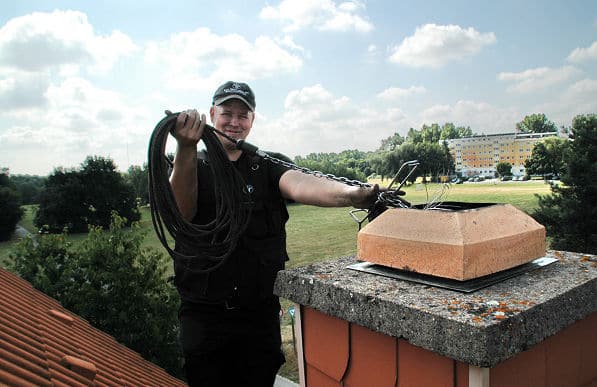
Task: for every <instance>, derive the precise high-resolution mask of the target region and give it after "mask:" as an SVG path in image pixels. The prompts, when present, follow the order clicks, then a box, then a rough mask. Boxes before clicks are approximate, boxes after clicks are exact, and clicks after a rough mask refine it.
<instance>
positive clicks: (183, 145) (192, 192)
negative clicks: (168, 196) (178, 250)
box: [170, 110, 205, 221]
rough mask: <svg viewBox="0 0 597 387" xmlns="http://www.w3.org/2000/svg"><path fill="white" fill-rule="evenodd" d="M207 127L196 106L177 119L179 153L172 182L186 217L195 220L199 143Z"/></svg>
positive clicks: (175, 196) (179, 205)
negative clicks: (195, 108)
mask: <svg viewBox="0 0 597 387" xmlns="http://www.w3.org/2000/svg"><path fill="white" fill-rule="evenodd" d="M204 128H205V115H202V116H201V117H199V113H197V111H196V110H188V111H186V112H181V113H180V114H179V115H178V118H177V119H176V126H175V129H174V133H173V134H174V137H175V138H176V144H177V146H176V156H174V167H173V169H172V174H171V175H170V186H171V187H172V192H173V194H174V198H175V200H176V204H177V206H178V210H179V211H180V213H181V214H182V216H183V218H185V219H186V220H188V221H191V220H192V219H193V218H194V217H195V214H196V213H197V192H198V187H199V182H198V181H197V143H198V142H199V140H200V139H201V135H202V134H203V129H204Z"/></svg>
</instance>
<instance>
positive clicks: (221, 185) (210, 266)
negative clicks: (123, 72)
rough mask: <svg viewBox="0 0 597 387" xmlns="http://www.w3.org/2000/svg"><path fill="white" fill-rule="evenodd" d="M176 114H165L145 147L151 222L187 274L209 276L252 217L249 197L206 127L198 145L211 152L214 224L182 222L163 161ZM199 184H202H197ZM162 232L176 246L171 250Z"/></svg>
mask: <svg viewBox="0 0 597 387" xmlns="http://www.w3.org/2000/svg"><path fill="white" fill-rule="evenodd" d="M178 114H179V113H171V112H169V111H166V117H164V118H163V119H162V120H160V122H158V124H157V125H156V127H155V129H154V130H153V133H152V135H151V138H150V141H149V151H148V164H147V167H148V171H149V205H150V210H151V220H152V222H153V227H154V229H155V231H156V234H157V236H158V239H159V240H160V242H161V244H162V245H163V246H164V248H165V249H166V250H167V251H168V253H169V254H170V256H171V257H172V258H173V259H179V260H181V262H182V263H183V264H184V265H185V267H186V270H188V271H191V272H195V273H207V272H210V271H213V270H215V269H217V268H218V267H220V266H222V265H223V264H224V263H225V262H226V261H227V259H228V258H229V257H230V255H231V253H232V252H233V251H234V249H235V248H236V246H237V244H238V240H239V237H240V235H241V234H242V233H243V232H244V231H245V229H246V228H247V225H248V223H249V219H250V215H251V205H250V197H249V196H248V194H247V193H245V192H244V190H243V189H244V187H245V182H244V180H243V178H242V176H241V175H240V173H239V172H238V171H237V170H236V168H235V167H234V165H233V164H232V162H231V161H230V160H228V157H227V155H226V152H225V151H224V149H223V147H222V144H221V143H220V141H219V140H218V138H217V136H216V134H215V129H214V128H213V127H211V126H209V125H206V126H205V130H204V132H203V136H202V137H201V139H202V140H203V142H204V143H205V147H206V149H207V151H208V152H209V163H208V165H209V168H210V170H211V173H212V175H213V176H214V179H212V180H213V190H214V193H215V198H216V204H215V206H216V210H215V214H216V215H215V218H214V219H213V220H212V221H210V222H209V223H207V224H195V223H191V222H189V221H187V220H186V219H184V217H183V216H182V214H181V213H180V211H179V209H178V206H177V204H176V199H175V198H174V193H173V192H172V188H171V186H170V182H169V174H170V173H169V172H170V169H171V167H172V162H171V161H170V160H169V159H168V158H167V157H166V155H165V150H166V141H167V139H168V135H169V134H170V133H171V132H172V131H173V130H174V126H175V124H176V118H177V117H178ZM199 184H201V182H199ZM166 231H167V232H168V233H169V234H170V236H171V237H172V238H173V239H174V241H175V244H176V246H175V248H174V249H173V248H171V247H170V245H169V242H168V237H167V234H166Z"/></svg>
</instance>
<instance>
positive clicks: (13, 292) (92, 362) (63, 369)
mask: <svg viewBox="0 0 597 387" xmlns="http://www.w3.org/2000/svg"><path fill="white" fill-rule="evenodd" d="M91 384H92V385H96V386H186V384H185V383H184V382H182V381H181V380H178V379H176V378H174V377H172V376H170V375H169V374H168V373H166V371H164V370H163V369H162V368H160V367H158V366H156V365H155V364H153V363H151V362H149V361H147V360H145V359H143V358H142V357H141V355H139V354H138V353H136V352H134V351H132V350H130V349H128V348H127V347H125V346H124V345H122V344H120V343H118V342H117V341H116V340H115V339H114V338H113V337H112V336H110V335H108V334H106V333H104V332H102V331H100V330H98V329H95V328H94V327H92V326H91V325H90V324H89V323H88V322H87V321H86V320H84V319H83V318H81V317H79V316H77V315H75V314H73V313H71V312H69V311H68V310H66V309H64V308H63V307H62V306H61V305H60V303H59V302H57V301H56V300H54V299H52V298H50V297H48V296H47V295H45V294H43V293H41V292H39V291H38V290H36V289H34V288H33V287H32V286H31V284H30V283H29V282H27V281H25V280H23V279H22V278H20V277H18V276H16V275H14V274H12V273H10V272H8V271H6V270H4V269H1V268H0V385H9V386H89V385H91Z"/></svg>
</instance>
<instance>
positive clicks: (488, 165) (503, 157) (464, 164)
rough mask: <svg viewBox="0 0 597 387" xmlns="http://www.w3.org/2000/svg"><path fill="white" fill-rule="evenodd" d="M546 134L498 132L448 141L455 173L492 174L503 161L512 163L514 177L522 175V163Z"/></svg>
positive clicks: (555, 133)
mask: <svg viewBox="0 0 597 387" xmlns="http://www.w3.org/2000/svg"><path fill="white" fill-rule="evenodd" d="M557 135H558V133H557V132H549V133H501V134H489V135H481V136H473V137H465V138H457V139H452V140H447V142H448V147H449V149H450V153H451V154H452V159H453V160H454V164H455V167H456V173H457V174H459V175H461V176H473V175H482V176H495V172H496V165H497V163H499V162H506V163H510V165H512V174H513V175H514V176H523V175H524V174H525V168H524V162H525V160H526V159H528V158H530V157H531V154H532V153H533V147H534V146H535V144H536V143H538V142H540V141H543V140H545V139H546V138H548V137H553V136H557Z"/></svg>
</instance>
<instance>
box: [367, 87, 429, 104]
mask: <svg viewBox="0 0 597 387" xmlns="http://www.w3.org/2000/svg"><path fill="white" fill-rule="evenodd" d="M426 92H427V89H425V88H424V87H423V86H411V87H409V88H407V89H404V88H400V87H390V88H387V89H385V90H384V91H382V92H381V93H379V94H377V98H380V99H383V100H387V101H392V100H395V99H397V98H402V97H408V96H410V95H414V94H424V93H426Z"/></svg>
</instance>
